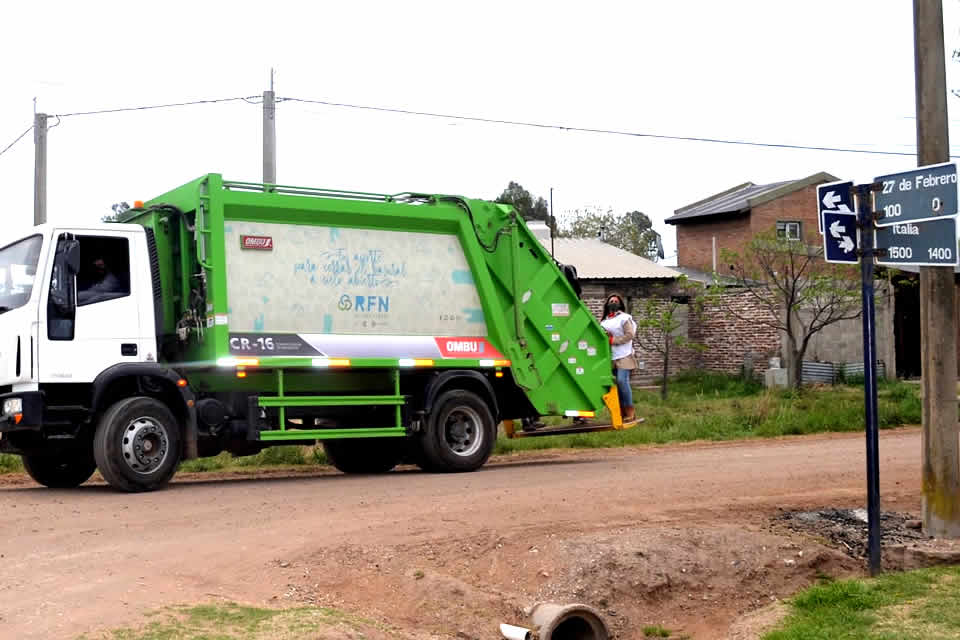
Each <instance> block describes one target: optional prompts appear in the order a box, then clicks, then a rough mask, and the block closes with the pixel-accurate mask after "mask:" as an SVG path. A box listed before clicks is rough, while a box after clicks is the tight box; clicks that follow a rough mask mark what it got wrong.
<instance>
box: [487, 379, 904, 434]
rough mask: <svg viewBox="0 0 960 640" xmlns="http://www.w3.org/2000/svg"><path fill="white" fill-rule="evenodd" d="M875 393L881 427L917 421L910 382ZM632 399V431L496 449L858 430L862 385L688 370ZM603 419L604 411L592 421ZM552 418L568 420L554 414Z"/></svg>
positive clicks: (883, 386)
mask: <svg viewBox="0 0 960 640" xmlns="http://www.w3.org/2000/svg"><path fill="white" fill-rule="evenodd" d="M877 396H878V403H879V411H878V414H877V415H878V422H879V424H880V428H891V427H897V426H900V425H903V424H915V423H919V422H920V408H921V403H920V397H919V389H918V387H917V385H911V384H908V383H904V382H898V381H890V382H887V381H881V382H880V383H878V393H877ZM633 400H634V405H635V406H636V409H637V415H638V416H643V417H644V418H645V419H646V422H644V423H643V424H641V425H638V426H636V427H634V428H632V429H627V430H625V431H615V432H603V433H593V434H576V435H567V436H554V437H549V438H526V439H517V440H509V439H507V438H506V437H501V438H500V439H499V440H498V442H497V447H496V449H495V452H496V453H512V452H515V451H529V450H535V449H552V448H593V447H620V446H630V445H644V444H666V443H670V442H690V441H694V440H714V441H718V440H720V441H722V440H736V439H742V438H774V437H779V436H786V435H805V434H812V433H825V432H844V431H863V429H864V399H863V388H862V387H860V388H857V387H851V386H835V387H817V388H805V389H803V390H800V391H795V390H792V389H777V390H767V389H764V388H763V387H762V386H761V385H760V384H759V383H757V382H753V381H745V380H742V379H740V378H737V377H735V376H724V375H721V374H715V373H687V374H684V375H682V376H679V377H678V378H677V379H676V380H675V381H672V382H671V385H670V394H669V396H668V398H667V400H666V401H665V402H664V401H662V400H661V399H660V395H659V392H658V391H655V390H642V391H641V390H637V389H635V390H634V395H633ZM607 419H609V416H608V415H607V414H606V412H603V413H602V414H601V415H599V416H598V418H597V421H598V422H602V421H606V420H607ZM553 423H554V424H570V421H569V420H566V421H564V420H563V419H557V420H554V421H553ZM548 424H549V423H548Z"/></svg>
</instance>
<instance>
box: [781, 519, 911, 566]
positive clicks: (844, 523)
mask: <svg viewBox="0 0 960 640" xmlns="http://www.w3.org/2000/svg"><path fill="white" fill-rule="evenodd" d="M774 520H775V521H776V522H778V523H779V524H781V525H783V526H785V527H786V528H787V529H790V530H791V531H795V532H797V533H802V534H805V535H812V536H817V537H820V538H822V539H823V540H825V541H827V542H828V543H829V544H830V545H831V546H833V547H835V548H837V549H839V550H840V551H842V552H843V553H845V554H847V555H848V556H850V557H851V558H856V559H863V558H866V557H867V554H868V549H867V536H868V530H867V512H866V510H865V509H822V510H820V511H785V512H783V513H781V514H780V515H778V516H777V517H776V518H775V519H774ZM917 524H918V522H917V520H916V519H915V517H914V516H911V515H909V514H904V513H897V512H895V511H883V512H881V513H880V544H881V546H882V547H886V546H892V545H904V544H910V543H912V542H917V541H920V540H926V539H927V537H926V536H925V535H924V533H923V531H922V530H920V529H919V528H918V527H917Z"/></svg>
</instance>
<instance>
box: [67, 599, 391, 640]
mask: <svg viewBox="0 0 960 640" xmlns="http://www.w3.org/2000/svg"><path fill="white" fill-rule="evenodd" d="M151 617H153V618H155V619H154V620H153V621H151V622H150V623H148V624H147V625H145V626H143V627H140V628H132V627H127V628H121V629H113V630H110V631H105V632H102V633H98V634H85V635H83V636H80V638H79V639H78V640H294V639H295V638H296V639H299V638H316V639H318V640H333V639H334V638H343V637H351V638H353V637H365V636H366V635H367V634H368V633H369V632H370V631H371V630H387V631H389V629H388V628H387V627H385V626H384V625H381V624H379V623H377V622H374V621H372V620H366V619H363V618H359V617H356V616H351V615H349V614H346V613H343V612H341V611H337V610H335V609H325V608H319V607H299V608H295V609H261V608H257V607H246V606H242V605H238V604H233V603H227V604H213V605H198V606H193V607H172V608H169V609H165V610H163V611H160V612H155V613H154V614H153V615H151Z"/></svg>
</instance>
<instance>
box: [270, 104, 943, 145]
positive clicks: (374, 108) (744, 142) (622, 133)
mask: <svg viewBox="0 0 960 640" xmlns="http://www.w3.org/2000/svg"><path fill="white" fill-rule="evenodd" d="M277 101H278V102H279V101H289V102H303V103H308V104H320V105H324V106H327V107H343V108H347V109H362V110H365V111H381V112H386V113H398V114H401V115H409V116H424V117H428V118H446V119H448V120H468V121H470V122H485V123H488V124H505V125H512V126H517V127H534V128H537V129H554V130H559V131H577V132H581V133H599V134H607V135H616V136H629V137H633V138H653V139H657V140H684V141H687V142H711V143H714V144H734V145H741V146H748V147H767V148H773V149H802V150H805V151H834V152H840V153H869V154H872V155H883V156H910V157H914V156H916V152H908V151H880V150H874V149H847V148H843V147H819V146H812V145H802V144H781V143H774V142H754V141H750V140H725V139H722V138H701V137H697V136H671V135H665V134H659V133H642V132H636V131H621V130H617V129H594V128H590V127H574V126H568V125H560V124H548V123H541V122H525V121H522V120H501V119H497V118H482V117H479V116H463V115H456V114H449V113H432V112H429V111H413V110H410V109H397V108H394V107H378V106H371V105H362V104H349V103H345V102H331V101H327V100H308V99H305V98H277ZM950 157H951V158H958V157H960V156H950Z"/></svg>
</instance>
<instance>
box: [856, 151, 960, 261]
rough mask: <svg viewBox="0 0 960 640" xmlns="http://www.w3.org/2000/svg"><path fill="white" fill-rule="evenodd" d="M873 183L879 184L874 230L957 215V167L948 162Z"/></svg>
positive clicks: (883, 177) (882, 178) (894, 174)
mask: <svg viewBox="0 0 960 640" xmlns="http://www.w3.org/2000/svg"><path fill="white" fill-rule="evenodd" d="M874 182H877V183H879V184H880V185H881V188H880V190H879V191H877V192H876V194H875V197H876V199H875V201H874V203H875V207H876V211H877V226H878V227H885V226H888V225H895V224H903V223H905V222H923V221H924V220H937V219H940V218H943V217H946V216H955V215H957V165H956V164H954V163H952V162H944V163H942V164H931V165H927V166H926V167H919V168H917V169H914V170H913V171H904V172H903V173H892V174H890V175H887V176H880V177H879V178H877V179H876V180H874ZM953 253H956V248H954V251H953Z"/></svg>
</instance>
